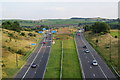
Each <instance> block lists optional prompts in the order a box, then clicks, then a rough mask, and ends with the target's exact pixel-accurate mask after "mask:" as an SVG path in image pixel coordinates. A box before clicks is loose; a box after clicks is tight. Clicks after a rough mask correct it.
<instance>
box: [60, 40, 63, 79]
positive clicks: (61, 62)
mask: <svg viewBox="0 0 120 80" xmlns="http://www.w3.org/2000/svg"><path fill="white" fill-rule="evenodd" d="M62 64H63V41H62V54H61V69H60V80H62Z"/></svg>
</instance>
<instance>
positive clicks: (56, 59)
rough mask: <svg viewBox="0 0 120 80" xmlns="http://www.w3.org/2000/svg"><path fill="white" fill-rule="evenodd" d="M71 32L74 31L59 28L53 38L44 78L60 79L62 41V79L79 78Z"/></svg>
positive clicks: (79, 73) (79, 71)
mask: <svg viewBox="0 0 120 80" xmlns="http://www.w3.org/2000/svg"><path fill="white" fill-rule="evenodd" d="M72 31H74V29H73V30H72V29H70V28H60V29H59V30H58V32H57V34H55V36H54V37H53V40H54V41H55V44H53V45H52V49H51V53H50V58H49V62H48V65H47V69H46V73H45V78H60V70H61V69H60V68H61V55H62V41H63V61H62V63H63V64H62V78H81V75H82V74H81V70H80V65H79V61H78V56H77V52H76V47H75V42H74V37H73V34H72Z"/></svg>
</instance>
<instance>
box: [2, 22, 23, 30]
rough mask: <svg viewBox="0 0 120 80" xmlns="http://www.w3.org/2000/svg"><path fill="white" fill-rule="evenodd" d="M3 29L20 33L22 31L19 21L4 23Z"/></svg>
mask: <svg viewBox="0 0 120 80" xmlns="http://www.w3.org/2000/svg"><path fill="white" fill-rule="evenodd" d="M2 28H5V29H9V30H14V31H18V32H20V30H21V29H22V28H21V27H20V25H19V23H18V22H17V21H14V22H12V21H4V22H2Z"/></svg>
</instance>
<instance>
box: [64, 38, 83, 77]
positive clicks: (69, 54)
mask: <svg viewBox="0 0 120 80" xmlns="http://www.w3.org/2000/svg"><path fill="white" fill-rule="evenodd" d="M81 75H82V74H81V70H80V65H79V60H78V55H77V51H76V47H75V42H74V39H73V37H72V39H69V40H65V41H63V78H82V76H81Z"/></svg>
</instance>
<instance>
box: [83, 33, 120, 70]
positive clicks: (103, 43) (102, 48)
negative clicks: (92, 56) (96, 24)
mask: <svg viewBox="0 0 120 80" xmlns="http://www.w3.org/2000/svg"><path fill="white" fill-rule="evenodd" d="M114 34H115V33H114ZM110 37H111V36H110V35H109V34H105V35H100V36H95V35H94V34H89V32H86V33H85V38H86V39H87V41H88V42H89V43H90V44H91V45H92V46H93V47H94V49H95V50H96V51H97V52H98V53H99V55H100V56H101V57H102V58H103V59H104V60H105V61H106V63H107V64H108V66H109V67H110V68H111V66H114V67H117V66H118V47H119V45H118V40H117V39H116V38H114V37H112V38H111V51H110V48H109V46H110ZM96 39H98V40H99V42H98V46H96V43H95V40H96ZM106 47H108V48H106ZM110 52H111V58H112V62H110V56H109V55H110Z"/></svg>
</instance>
